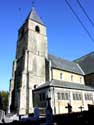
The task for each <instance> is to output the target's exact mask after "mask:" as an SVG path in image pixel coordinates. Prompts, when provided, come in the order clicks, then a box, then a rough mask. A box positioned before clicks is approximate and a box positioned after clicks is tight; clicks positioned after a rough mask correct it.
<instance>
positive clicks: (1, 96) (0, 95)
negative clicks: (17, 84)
mask: <svg viewBox="0 0 94 125" xmlns="http://www.w3.org/2000/svg"><path fill="white" fill-rule="evenodd" d="M0 100H1V108H2V110H4V111H7V106H8V92H7V91H1V92H0Z"/></svg>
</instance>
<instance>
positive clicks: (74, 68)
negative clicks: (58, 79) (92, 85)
mask: <svg viewBox="0 0 94 125" xmlns="http://www.w3.org/2000/svg"><path fill="white" fill-rule="evenodd" d="M48 59H49V60H51V65H52V67H53V68H57V69H60V70H65V71H69V72H73V73H77V74H80V75H84V72H83V71H82V69H81V67H80V66H79V64H77V63H75V62H72V61H67V60H65V59H62V58H59V57H56V56H53V55H48Z"/></svg>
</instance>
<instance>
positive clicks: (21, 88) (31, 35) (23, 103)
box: [10, 8, 48, 114]
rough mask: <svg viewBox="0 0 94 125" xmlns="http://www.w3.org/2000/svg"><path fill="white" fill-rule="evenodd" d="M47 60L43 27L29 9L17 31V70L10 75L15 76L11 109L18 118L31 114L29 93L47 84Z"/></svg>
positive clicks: (31, 97) (34, 13) (31, 103)
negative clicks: (15, 111) (12, 108)
mask: <svg viewBox="0 0 94 125" xmlns="http://www.w3.org/2000/svg"><path fill="white" fill-rule="evenodd" d="M47 58H48V48H47V36H46V26H45V25H44V23H43V22H42V20H41V18H40V17H39V16H38V14H37V13H36V11H35V9H34V8H32V10H31V12H30V13H29V15H28V17H27V19H26V20H25V23H24V24H23V25H22V27H21V28H20V29H19V31H18V41H17V49H16V59H15V60H16V62H15V63H16V69H15V70H14V71H13V72H14V74H15V75H14V78H13V79H14V82H13V83H14V90H13V91H14V97H13V99H14V108H15V109H16V110H17V112H18V114H26V113H32V112H33V96H32V90H33V89H34V88H35V87H37V86H39V85H41V84H43V83H45V82H46V74H45V72H46V71H45V60H46V59H47ZM10 90H11V89H10ZM10 93H11V92H10ZM12 93H13V92H12ZM12 93H11V94H10V95H12ZM11 102H12V101H11ZM11 102H10V103H11ZM11 105H12V104H11Z"/></svg>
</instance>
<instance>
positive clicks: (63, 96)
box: [57, 92, 70, 100]
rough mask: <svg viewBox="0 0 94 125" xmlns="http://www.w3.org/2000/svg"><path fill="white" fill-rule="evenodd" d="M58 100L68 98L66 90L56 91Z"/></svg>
mask: <svg viewBox="0 0 94 125" xmlns="http://www.w3.org/2000/svg"><path fill="white" fill-rule="evenodd" d="M57 98H58V100H69V98H70V94H69V93H68V92H62V93H57Z"/></svg>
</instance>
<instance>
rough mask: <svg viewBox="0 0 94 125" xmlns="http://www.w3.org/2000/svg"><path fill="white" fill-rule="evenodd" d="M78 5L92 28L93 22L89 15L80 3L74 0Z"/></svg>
mask: <svg viewBox="0 0 94 125" xmlns="http://www.w3.org/2000/svg"><path fill="white" fill-rule="evenodd" d="M76 1H77V3H78V5H79V6H80V8H81V9H82V11H83V12H84V14H85V15H86V17H87V19H88V20H89V22H90V23H91V25H92V26H94V23H93V21H92V20H91V18H90V17H89V15H88V14H87V12H86V10H85V8H84V7H83V6H82V4H81V2H80V1H79V0H76Z"/></svg>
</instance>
